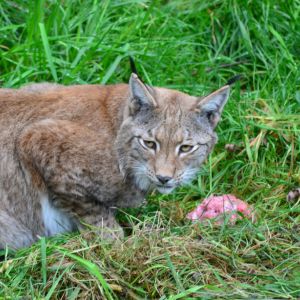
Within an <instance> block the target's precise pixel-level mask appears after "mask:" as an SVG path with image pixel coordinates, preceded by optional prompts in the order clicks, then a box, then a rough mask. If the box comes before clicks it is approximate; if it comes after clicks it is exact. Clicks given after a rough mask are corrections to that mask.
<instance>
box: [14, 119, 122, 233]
mask: <svg viewBox="0 0 300 300" xmlns="http://www.w3.org/2000/svg"><path fill="white" fill-rule="evenodd" d="M110 140H111V137H110ZM16 148H17V149H18V154H19V157H20V160H21V161H22V165H23V168H24V174H26V176H27V181H28V182H29V184H33V185H36V186H37V188H39V189H42V190H44V192H45V193H47V194H49V195H51V196H50V198H49V201H50V202H51V204H53V207H55V208H57V209H58V210H59V211H62V212H64V213H66V214H67V215H70V216H72V217H73V218H74V217H75V219H76V220H77V221H78V222H79V221H80V222H83V223H86V224H89V225H92V226H97V227H99V228H101V230H100V232H101V235H102V236H103V237H104V238H105V237H112V236H114V235H117V236H122V229H121V227H120V226H119V225H118V223H117V222H116V220H115V218H114V213H113V211H112V209H111V208H110V206H113V205H114V203H115V201H116V199H117V198H118V197H119V193H120V185H121V184H122V178H121V176H120V174H119V171H118V166H117V162H116V159H115V157H114V154H113V150H112V147H111V145H110V144H109V143H105V135H104V133H102V134H101V136H99V134H98V133H97V132H94V131H92V130H90V129H88V128H85V127H83V126H79V125H77V124H76V123H73V122H69V121H62V120H43V121H40V122H38V123H36V124H33V125H30V127H28V128H25V130H24V131H23V132H22V133H21V135H20V137H19V139H18V144H17V147H16ZM106 229H107V230H106ZM110 229H112V230H110Z"/></svg>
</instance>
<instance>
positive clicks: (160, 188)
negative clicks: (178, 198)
mask: <svg viewBox="0 0 300 300" xmlns="http://www.w3.org/2000/svg"><path fill="white" fill-rule="evenodd" d="M174 188H175V186H171V185H157V186H156V189H157V190H158V191H159V192H160V193H161V194H170V193H171V192H172V191H173V190H174Z"/></svg>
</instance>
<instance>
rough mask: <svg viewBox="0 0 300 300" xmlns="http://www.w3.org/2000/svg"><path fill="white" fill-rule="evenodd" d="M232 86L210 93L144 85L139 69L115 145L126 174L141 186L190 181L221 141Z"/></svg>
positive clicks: (164, 187)
mask: <svg viewBox="0 0 300 300" xmlns="http://www.w3.org/2000/svg"><path fill="white" fill-rule="evenodd" d="M228 96H229V86H228V85H226V86H224V87H222V88H221V89H219V90H217V91H215V92H213V93H212V94H210V95H208V96H206V97H202V98H199V97H193V96H189V95H187V94H184V93H181V92H179V91H175V90H169V89H165V88H154V87H150V86H148V85H145V84H144V83H143V82H142V81H141V80H140V79H139V78H138V77H137V75H135V74H132V75H131V78H130V82H129V96H128V104H127V107H126V109H125V112H124V119H123V123H122V126H121V128H120V130H119V133H118V137H117V141H116V146H117V151H118V158H119V165H120V170H121V172H122V174H123V175H124V176H125V177H126V178H128V177H129V178H131V179H132V180H133V181H134V182H135V184H136V185H137V187H138V188H139V189H141V190H143V191H147V190H149V189H152V188H156V189H157V190H158V191H159V192H161V193H169V192H171V191H172V190H173V189H174V188H175V187H177V186H179V185H182V184H185V183H188V182H189V181H190V180H191V179H192V178H193V177H194V176H195V175H196V173H197V171H198V170H199V168H200V166H201V164H202V163H203V161H204V160H205V159H206V157H207V156H208V154H209V153H210V152H211V151H212V148H213V146H214V144H215V143H216V141H217V135H216V133H215V132H214V129H215V127H216V125H217V123H218V122H219V119H220V115H221V112H222V110H223V107H224V105H225V103H226V101H227V99H228Z"/></svg>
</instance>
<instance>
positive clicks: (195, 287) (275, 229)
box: [0, 0, 300, 300]
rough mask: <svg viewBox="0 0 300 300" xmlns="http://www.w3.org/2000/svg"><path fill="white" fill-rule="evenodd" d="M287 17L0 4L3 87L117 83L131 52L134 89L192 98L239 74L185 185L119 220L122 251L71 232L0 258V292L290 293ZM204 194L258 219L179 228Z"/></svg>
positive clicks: (294, 228)
mask: <svg viewBox="0 0 300 300" xmlns="http://www.w3.org/2000/svg"><path fill="white" fill-rule="evenodd" d="M299 13H300V1H299V0H297V1H296V0H295V1H292V0H287V1H275V0H274V1H271V0H270V1H267V0H266V1H261V0H252V1H246V0H245V1H244V0H241V1H238V0H228V1H226V0H225V1H219V0H212V1H187V0H172V1H138V0H128V1H121V0H114V1H112V0H104V1H92V0H84V1H83V0H72V1H71V0H65V1H58V0H51V1H50V0H48V1H45V0H36V1H29V0H27V1H26V0H23V1H21V0H16V1H2V2H0V25H1V26H0V56H1V59H0V70H1V74H0V82H1V86H3V87H18V86H21V85H22V84H25V83H28V82H33V81H34V82H43V81H55V82H59V83H63V84H67V85H69V84H85V83H104V84H105V83H117V82H127V81H128V78H129V75H130V70H129V62H128V56H129V55H131V56H133V57H134V58H135V60H136V63H137V67H138V69H139V72H140V74H141V75H142V77H143V78H144V80H145V81H146V82H148V83H150V84H153V85H158V86H165V87H169V88H175V89H179V90H182V91H185V92H188V93H191V94H193V95H204V94H205V93H208V92H210V91H213V90H214V89H216V88H218V87H220V86H221V85H222V84H224V83H225V82H226V81H227V80H228V79H229V78H230V77H231V76H233V75H235V74H240V73H242V74H243V75H244V78H243V79H242V81H241V82H240V83H238V84H236V85H235V87H234V88H233V91H232V96H231V99H230V102H229V103H228V105H227V106H226V108H225V112H224V115H223V120H222V122H221V124H220V126H219V127H218V134H219V137H220V139H219V143H218V145H217V146H216V148H215V150H214V152H213V154H212V155H211V157H210V158H209V160H208V161H207V163H206V164H205V166H204V167H203V168H202V170H201V171H200V172H199V176H198V178H197V179H196V180H195V181H194V182H193V184H191V185H190V186H188V187H183V188H181V189H179V190H177V191H176V192H174V193H173V194H171V195H168V196H161V195H150V196H149V203H148V205H147V206H144V207H141V208H139V209H136V210H130V211H127V212H120V216H119V218H120V220H121V222H122V223H123V224H124V225H127V226H129V225H131V226H132V232H131V235H129V236H128V237H127V238H126V240H125V241H123V242H119V243H117V244H113V245H109V244H104V243H103V242H101V241H99V239H97V236H95V235H93V234H92V233H87V234H84V235H82V236H80V235H79V234H77V233H74V234H72V235H69V236H60V237H55V238H52V239H41V241H40V242H39V243H37V244H35V245H33V246H32V247H31V248H29V249H23V250H20V251H18V252H17V253H11V252H5V253H4V261H3V262H2V263H1V265H0V297H2V298H5V299H18V298H19V299H21V298H22V299H24V298H23V297H27V298H28V299H103V298H104V299H173V300H175V299H192V298H193V299H195V298H198V299H216V298H217V299H230V298H231V299H236V298H252V299H253V298H255V299H292V298H299V297H300V263H299V262H300V200H298V201H296V200H295V201H294V202H287V201H286V194H287V192H288V191H289V190H290V189H291V188H293V187H295V186H299V185H300V116H299V113H300V75H299V63H300V59H299V58H300V22H299V17H300V16H299ZM254 138H257V139H256V140H254V141H253V139H254ZM226 143H233V144H242V145H243V146H242V149H241V151H239V152H237V153H229V152H227V151H226V150H224V145H225V144H226ZM12 184H13V183H12ZM212 193H215V194H222V193H234V194H236V195H237V196H239V197H240V198H242V199H245V200H246V201H247V202H249V203H251V204H252V205H253V207H254V208H255V210H256V222H255V223H251V222H250V221H248V220H242V221H240V222H238V223H237V224H236V225H235V226H229V225H226V224H225V225H224V226H222V227H219V228H217V227H213V226H212V225H211V224H208V225H200V224H190V223H189V222H188V221H187V220H186V219H185V214H186V213H187V212H188V211H189V210H191V209H192V208H194V207H195V205H196V204H197V203H199V201H200V200H201V199H203V198H204V197H206V196H208V195H210V194H212Z"/></svg>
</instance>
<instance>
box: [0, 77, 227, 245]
mask: <svg viewBox="0 0 300 300" xmlns="http://www.w3.org/2000/svg"><path fill="white" fill-rule="evenodd" d="M228 95H229V86H228V85H226V86H224V87H222V88H221V89H219V90H217V91H215V92H213V93H212V94H210V95H208V96H206V97H204V98H199V97H195V96H190V95H187V94H184V93H182V92H179V91H176V90H170V89H165V88H157V87H150V86H148V85H145V84H144V83H142V81H141V80H140V79H139V78H138V77H137V76H136V75H135V74H132V76H131V78H130V82H129V84H128V85H127V84H117V85H108V86H100V85H82V86H62V85H56V84H49V83H43V84H33V85H29V86H26V87H23V88H20V89H0V105H1V110H0V114H1V117H0V129H1V131H0V144H1V153H0V158H1V159H0V248H4V247H6V246H8V247H11V248H21V247H25V246H28V245H30V244H31V243H33V242H34V241H36V240H37V239H38V237H39V236H50V235H55V234H59V233H63V232H67V231H72V230H76V229H81V228H84V226H85V224H89V225H92V226H95V227H96V228H97V230H98V232H99V235H101V237H102V238H114V237H122V235H123V231H122V228H121V227H120V226H119V224H118V223H117V221H116V220H115V217H114V214H115V209H116V208H118V207H132V206H137V205H140V204H141V203H142V202H143V200H144V197H145V195H146V193H147V192H148V191H149V190H152V189H157V190H158V191H159V192H161V193H170V192H171V191H172V190H173V189H175V188H176V187H177V186H180V185H183V184H186V183H187V182H189V181H190V180H191V179H192V178H194V176H195V174H196V173H197V171H198V170H199V168H200V166H201V164H202V163H203V161H204V160H205V159H206V157H207V155H208V154H209V153H210V152H211V150H212V148H213V146H214V144H215V143H216V141H217V136H216V133H215V131H214V129H215V127H216V125H217V123H218V122H219V119H220V115H221V113H222V110H223V107H224V105H225V103H226V101H227V99H228Z"/></svg>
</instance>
